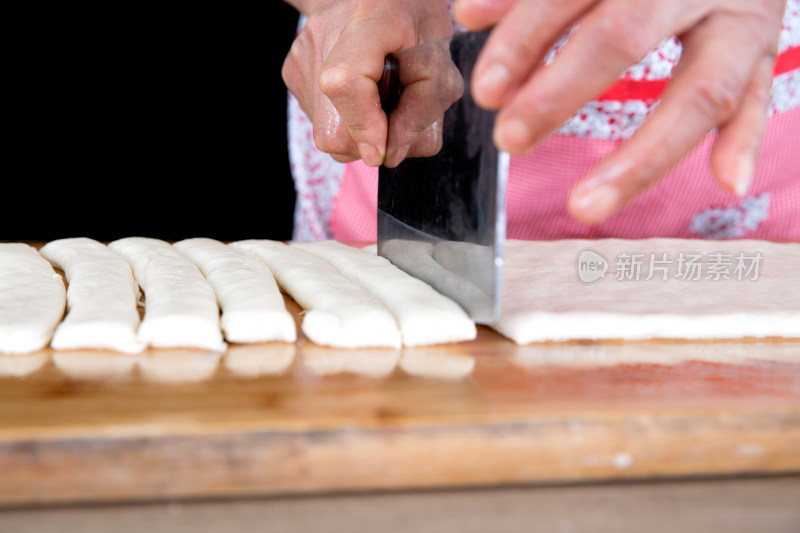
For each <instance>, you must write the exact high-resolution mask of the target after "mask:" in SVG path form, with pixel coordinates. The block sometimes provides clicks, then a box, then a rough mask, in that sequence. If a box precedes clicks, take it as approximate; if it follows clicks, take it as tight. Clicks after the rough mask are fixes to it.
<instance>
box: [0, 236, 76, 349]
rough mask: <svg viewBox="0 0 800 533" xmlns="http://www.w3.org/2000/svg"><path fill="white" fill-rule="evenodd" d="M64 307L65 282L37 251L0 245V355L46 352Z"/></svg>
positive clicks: (31, 248)
mask: <svg viewBox="0 0 800 533" xmlns="http://www.w3.org/2000/svg"><path fill="white" fill-rule="evenodd" d="M66 303H67V297H66V289H65V287H64V281H63V280H62V279H61V276H59V275H58V274H57V273H56V272H55V271H54V270H53V267H52V266H51V265H50V263H49V262H48V261H47V260H46V259H45V258H43V257H42V256H41V255H39V252H37V251H36V248H34V247H33V246H31V245H29V244H25V243H0V353H28V352H34V351H36V350H41V349H42V348H45V347H46V346H47V345H48V343H49V342H50V339H51V338H52V336H53V332H54V331H55V329H56V326H58V323H59V322H60V321H61V318H62V316H63V315H64V308H65V307H66Z"/></svg>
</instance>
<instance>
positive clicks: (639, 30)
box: [592, 6, 655, 66]
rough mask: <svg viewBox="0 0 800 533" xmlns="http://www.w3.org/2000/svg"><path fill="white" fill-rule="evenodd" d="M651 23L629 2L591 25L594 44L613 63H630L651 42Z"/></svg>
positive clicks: (634, 61)
mask: <svg viewBox="0 0 800 533" xmlns="http://www.w3.org/2000/svg"><path fill="white" fill-rule="evenodd" d="M654 34H655V32H654V29H653V28H652V24H651V23H650V21H649V20H648V17H647V16H646V15H645V14H644V13H643V12H642V11H641V10H640V9H636V8H634V7H633V6H628V8H627V9H622V10H619V12H618V13H617V14H615V16H614V17H604V18H603V19H602V20H600V21H598V23H597V24H596V26H595V28H594V35H593V36H592V37H593V38H594V39H595V42H597V43H599V44H600V45H601V46H599V47H598V48H597V50H600V51H601V52H602V53H603V54H604V55H605V56H606V57H607V58H608V59H610V60H611V61H613V62H614V63H624V64H625V66H630V65H633V64H634V63H636V62H638V61H640V60H641V59H642V58H643V57H644V56H646V55H647V53H648V52H650V51H651V49H652V48H653V47H654V46H655V44H654V43H653V42H652V35H654Z"/></svg>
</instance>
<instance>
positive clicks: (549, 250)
mask: <svg viewBox="0 0 800 533" xmlns="http://www.w3.org/2000/svg"><path fill="white" fill-rule="evenodd" d="M585 251H588V252H591V253H587V254H586V255H585V256H584V259H585V261H584V263H583V268H584V271H583V272H584V276H583V277H584V279H583V280H582V279H581V276H580V275H579V274H580V271H579V268H581V266H579V257H580V256H581V254H582V253H583V252H585ZM592 254H594V255H592ZM693 257H694V258H698V257H699V259H698V260H697V261H696V262H695V263H696V264H698V265H699V267H696V268H695V267H693V268H692V271H693V272H691V274H692V275H691V276H689V277H687V276H686V274H687V273H689V263H688V261H689V259H691V258H693ZM740 257H741V258H742V260H743V262H744V264H743V265H741V264H740V260H739V258H740ZM759 257H760V259H757V258H759ZM637 260H638V267H637V266H636V263H637ZM603 261H605V262H606V263H607V272H606V273H605V275H604V276H601V277H599V278H598V279H595V280H593V281H586V280H588V279H590V278H591V277H593V276H592V275H591V273H592V272H594V270H592V269H594V268H598V266H602V262H603ZM651 261H653V262H652V264H651ZM589 262H594V263H595V265H592V266H590V265H588V263H589ZM651 266H652V268H651ZM723 267H724V268H723ZM739 267H744V268H742V269H741V270H739ZM637 268H638V272H636V269H637ZM720 272H722V273H723V274H724V275H727V279H725V276H724V275H720ZM651 273H652V274H653V275H652V276H651ZM697 274H699V278H700V279H694V278H695V277H698V276H697ZM743 274H744V275H743ZM503 277H504V280H503V298H502V301H503V303H502V313H501V318H500V320H499V321H498V322H497V323H495V324H493V325H492V327H493V328H494V329H496V330H497V331H498V332H500V333H501V334H503V335H505V336H506V337H508V338H510V339H512V340H513V341H515V342H517V343H518V344H527V343H533V342H543V341H568V340H580V339H589V340H600V339H629V340H637V339H655V338H671V339H729V338H730V339H733V338H744V337H757V338H760V337H786V338H795V337H800V244H797V243H772V242H766V241H756V240H730V241H706V240H693V239H643V240H622V239H601V240H561V241H550V242H542V241H514V240H511V241H508V242H507V243H506V257H505V268H504V272H503ZM648 277H650V278H651V279H649V280H648V279H647V278H648ZM664 277H666V280H665V279H664ZM739 278H741V279H739Z"/></svg>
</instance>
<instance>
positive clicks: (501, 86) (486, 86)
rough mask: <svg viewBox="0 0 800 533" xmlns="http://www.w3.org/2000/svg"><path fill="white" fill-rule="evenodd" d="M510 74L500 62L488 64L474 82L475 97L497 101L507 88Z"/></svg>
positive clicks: (484, 100) (485, 100)
mask: <svg viewBox="0 0 800 533" xmlns="http://www.w3.org/2000/svg"><path fill="white" fill-rule="evenodd" d="M510 80H511V74H510V73H509V72H508V69H507V68H506V67H505V66H503V65H502V64H501V63H492V64H491V65H489V66H488V67H487V68H486V69H485V70H484V71H483V74H481V75H480V76H479V77H478V79H477V80H476V82H475V87H474V93H475V96H476V98H478V99H479V100H481V101H483V102H487V101H488V102H497V101H498V100H500V99H501V98H502V96H503V93H504V92H505V91H506V89H507V88H508V84H509V81H510Z"/></svg>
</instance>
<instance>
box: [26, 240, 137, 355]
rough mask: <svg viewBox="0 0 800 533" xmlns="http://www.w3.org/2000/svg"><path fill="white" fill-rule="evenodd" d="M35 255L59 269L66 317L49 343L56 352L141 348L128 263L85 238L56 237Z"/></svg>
mask: <svg viewBox="0 0 800 533" xmlns="http://www.w3.org/2000/svg"><path fill="white" fill-rule="evenodd" d="M39 253H40V254H41V255H42V256H43V257H44V258H45V259H47V260H48V261H50V263H51V264H52V265H53V266H55V267H57V268H60V269H61V270H63V271H64V275H65V277H66V278H67V283H68V284H67V308H68V312H67V316H66V318H65V319H64V320H63V321H62V322H61V324H59V325H58V328H56V332H55V334H54V335H53V340H52V342H51V343H50V345H51V346H52V347H53V348H55V349H57V350H64V349H75V348H100V349H108V350H114V351H118V352H125V353H138V352H141V351H142V350H143V349H144V348H145V346H144V344H143V343H142V342H140V341H139V340H138V339H137V338H136V330H137V328H138V327H139V322H140V319H139V310H138V307H137V303H138V301H139V297H140V294H139V289H138V288H137V286H136V282H135V281H134V279H133V273H132V272H131V267H130V265H129V264H128V263H127V262H126V261H125V260H124V259H123V258H122V257H121V256H120V255H119V254H117V253H116V252H114V251H113V250H110V249H109V248H108V247H107V246H106V245H105V244H103V243H101V242H98V241H96V240H93V239H89V238H86V237H75V238H68V239H59V240H55V241H51V242H49V243H47V244H45V245H44V246H43V247H42V248H41V250H39Z"/></svg>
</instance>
